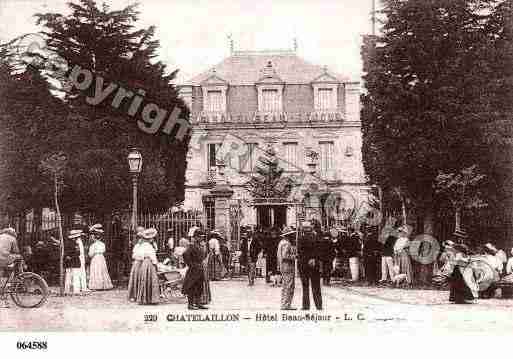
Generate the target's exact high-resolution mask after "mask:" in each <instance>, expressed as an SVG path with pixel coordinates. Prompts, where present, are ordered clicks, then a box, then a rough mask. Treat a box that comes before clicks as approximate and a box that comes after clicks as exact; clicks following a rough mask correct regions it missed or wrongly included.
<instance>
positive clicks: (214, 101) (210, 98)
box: [206, 90, 225, 112]
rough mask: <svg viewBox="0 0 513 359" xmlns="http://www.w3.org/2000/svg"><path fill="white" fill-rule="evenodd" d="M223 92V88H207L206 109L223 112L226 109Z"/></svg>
mask: <svg viewBox="0 0 513 359" xmlns="http://www.w3.org/2000/svg"><path fill="white" fill-rule="evenodd" d="M224 102H225V99H224V98H223V92H222V91H221V90H207V101H206V105H207V106H206V110H207V111H209V112H222V111H223V110H224V106H223V103H224Z"/></svg>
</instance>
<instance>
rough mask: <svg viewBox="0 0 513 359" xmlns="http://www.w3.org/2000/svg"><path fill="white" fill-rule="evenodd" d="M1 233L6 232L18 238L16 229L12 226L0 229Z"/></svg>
mask: <svg viewBox="0 0 513 359" xmlns="http://www.w3.org/2000/svg"><path fill="white" fill-rule="evenodd" d="M0 234H6V235H8V236H11V237H13V238H16V236H17V234H16V230H15V229H14V228H12V227H7V228H4V229H2V231H0Z"/></svg>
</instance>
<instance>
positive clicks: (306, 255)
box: [298, 221, 322, 310]
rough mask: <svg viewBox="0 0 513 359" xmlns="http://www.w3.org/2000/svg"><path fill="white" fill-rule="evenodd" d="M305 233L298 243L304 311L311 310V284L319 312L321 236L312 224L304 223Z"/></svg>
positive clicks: (320, 296) (320, 303)
mask: <svg viewBox="0 0 513 359" xmlns="http://www.w3.org/2000/svg"><path fill="white" fill-rule="evenodd" d="M302 230H303V233H302V234H301V236H300V237H299V241H298V265H299V276H300V278H301V284H302V286H303V307H302V310H310V283H311V285H312V295H313V299H314V303H315V307H316V308H317V310H321V309H322V295H321V263H322V253H321V249H322V248H321V245H320V243H319V240H318V237H319V235H318V234H316V233H315V232H314V231H313V228H312V225H311V223H310V222H308V221H306V222H303V223H302Z"/></svg>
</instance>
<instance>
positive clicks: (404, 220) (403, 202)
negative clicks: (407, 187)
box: [401, 196, 408, 225]
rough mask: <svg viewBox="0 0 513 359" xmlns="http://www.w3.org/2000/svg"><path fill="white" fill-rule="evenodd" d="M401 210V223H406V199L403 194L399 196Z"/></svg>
mask: <svg viewBox="0 0 513 359" xmlns="http://www.w3.org/2000/svg"><path fill="white" fill-rule="evenodd" d="M401 211H402V215H403V225H406V224H408V222H407V220H408V217H407V214H406V201H405V199H404V197H403V196H401Z"/></svg>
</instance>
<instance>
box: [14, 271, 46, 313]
mask: <svg viewBox="0 0 513 359" xmlns="http://www.w3.org/2000/svg"><path fill="white" fill-rule="evenodd" d="M49 294H50V293H49V290H48V284H46V281H45V280H44V279H43V278H41V276H39V275H37V274H35V273H30V272H25V273H21V274H20V275H18V276H17V277H16V278H15V280H14V282H13V292H12V293H11V298H12V300H13V301H14V303H16V305H17V306H19V307H22V308H37V307H40V306H42V305H43V304H44V303H45V302H46V299H47V298H48V295H49Z"/></svg>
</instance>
